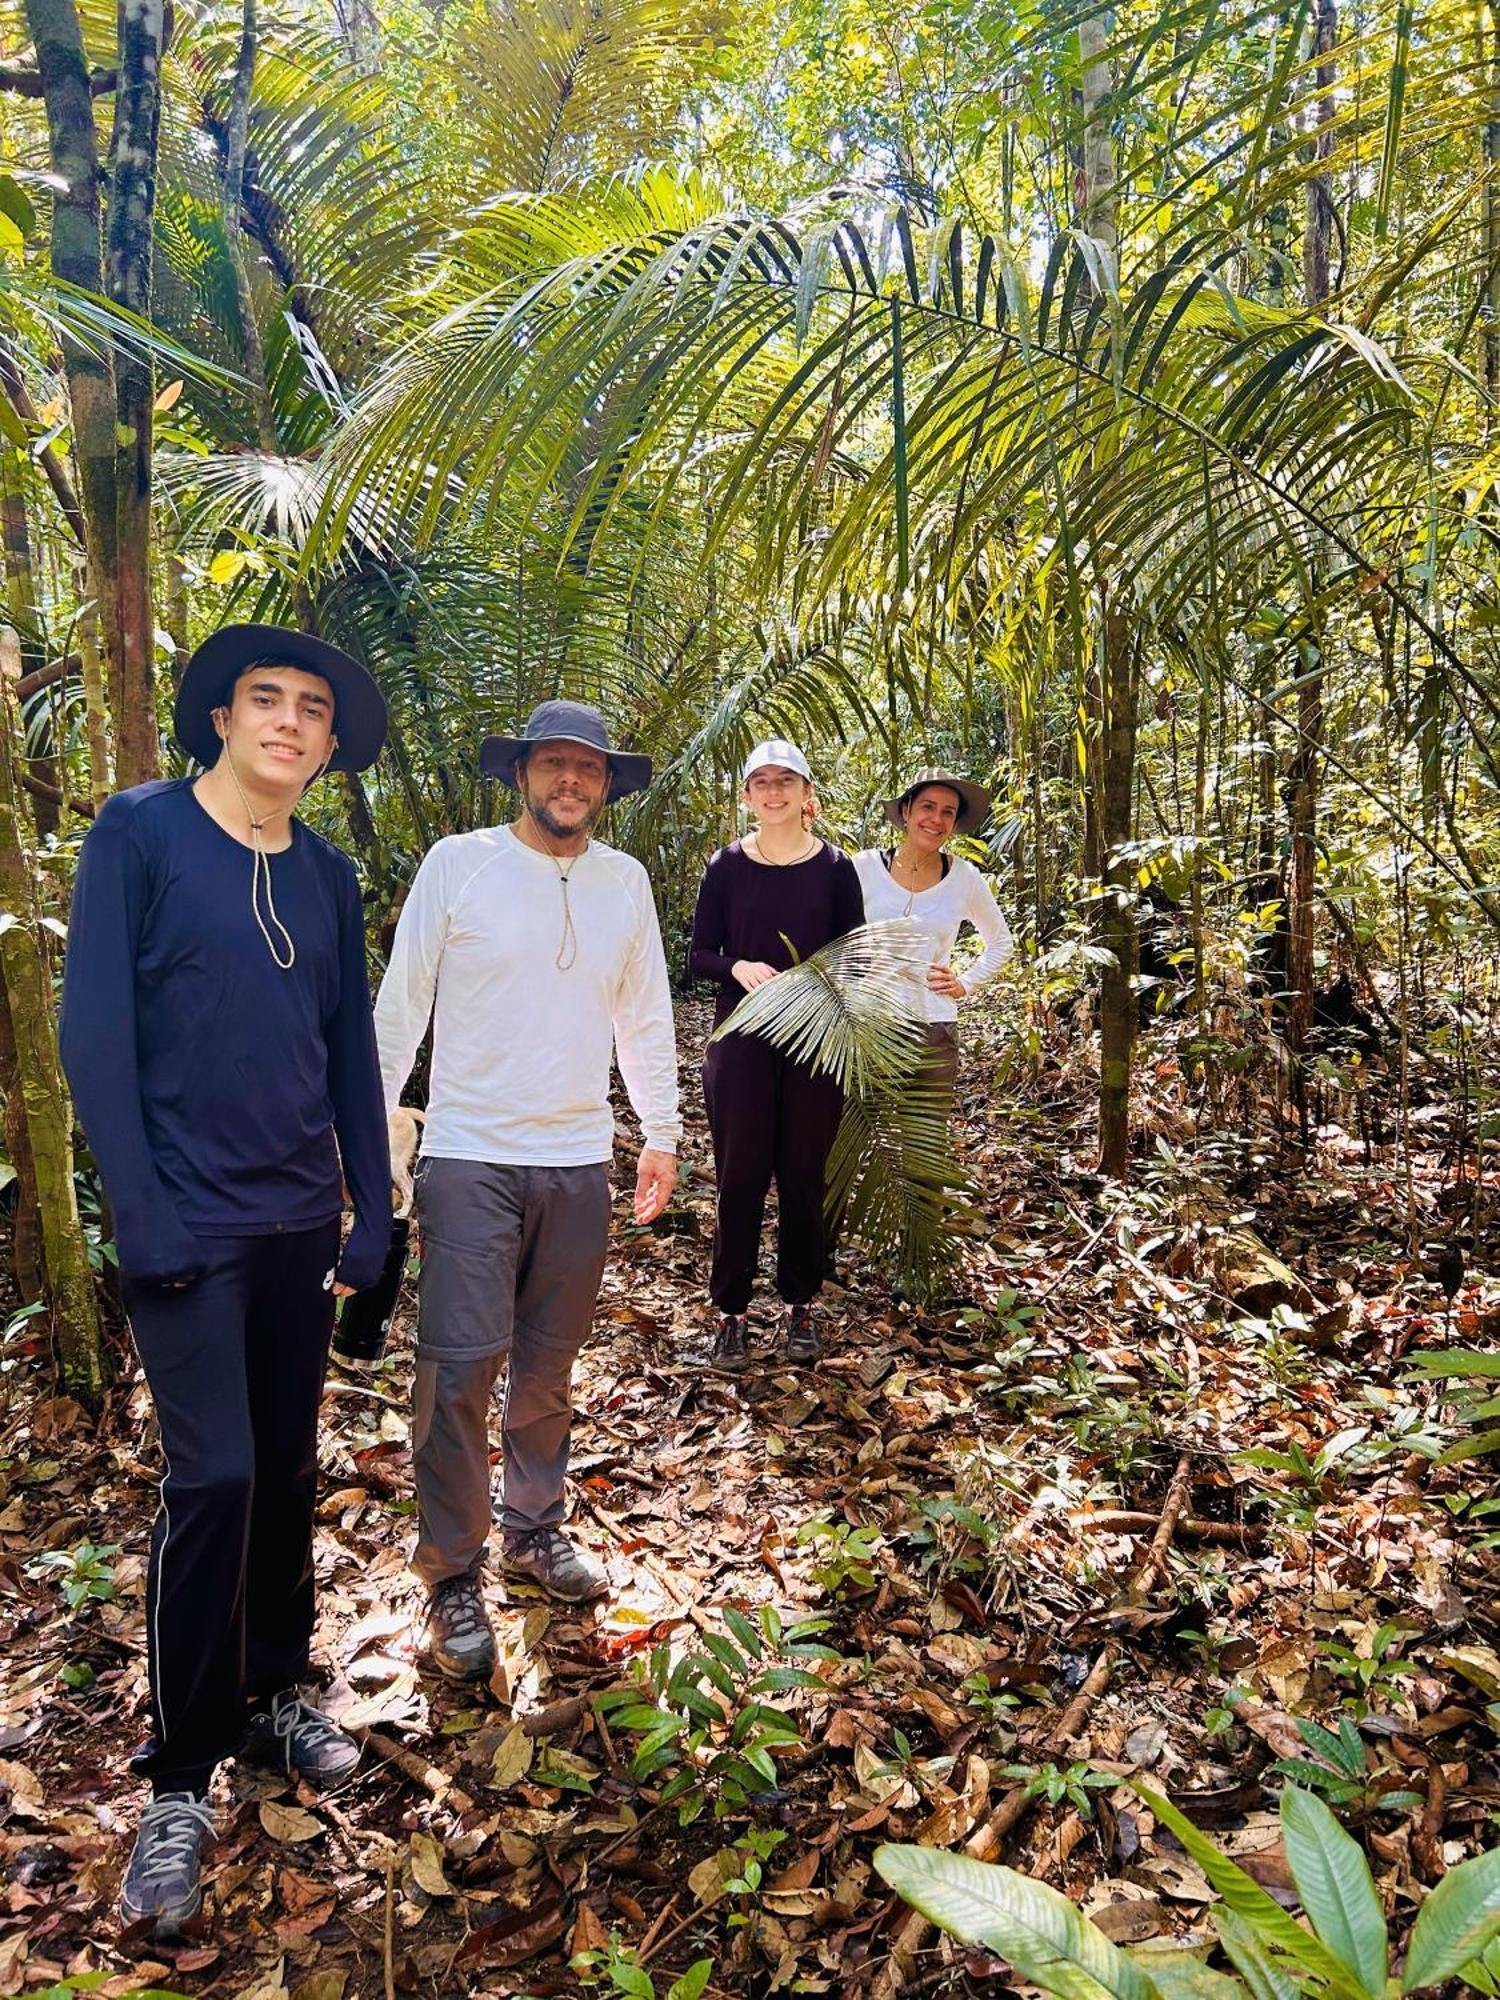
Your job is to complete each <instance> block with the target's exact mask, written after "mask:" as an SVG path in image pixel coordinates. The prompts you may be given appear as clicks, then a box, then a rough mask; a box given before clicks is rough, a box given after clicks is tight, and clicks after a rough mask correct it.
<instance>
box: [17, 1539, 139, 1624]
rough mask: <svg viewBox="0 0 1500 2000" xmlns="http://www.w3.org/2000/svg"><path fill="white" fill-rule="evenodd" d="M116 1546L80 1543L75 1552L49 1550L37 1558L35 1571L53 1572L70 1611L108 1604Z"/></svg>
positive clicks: (112, 1582)
mask: <svg viewBox="0 0 1500 2000" xmlns="http://www.w3.org/2000/svg"><path fill="white" fill-rule="evenodd" d="M119 1553H120V1544H119V1543H118V1542H100V1543H94V1542H79V1543H78V1545H77V1547H76V1548H71V1549H49V1550H48V1551H47V1553H46V1554H45V1555H40V1556H38V1557H37V1558H36V1561H35V1564H34V1567H35V1568H36V1569H38V1570H55V1571H56V1572H57V1581H58V1587H59V1588H60V1589H61V1591H62V1594H63V1596H64V1598H66V1600H67V1605H68V1609H69V1610H70V1611H81V1610H83V1608H84V1607H85V1606H86V1605H89V1604H107V1603H108V1602H109V1601H110V1599H111V1598H112V1597H113V1596H114V1594H115V1565H114V1560H113V1559H114V1557H116V1556H117V1555H118V1554H119Z"/></svg>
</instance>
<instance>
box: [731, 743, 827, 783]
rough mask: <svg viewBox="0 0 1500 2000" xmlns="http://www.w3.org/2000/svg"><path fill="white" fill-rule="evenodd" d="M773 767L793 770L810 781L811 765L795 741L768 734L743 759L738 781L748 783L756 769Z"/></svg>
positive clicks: (762, 769) (781, 769)
mask: <svg viewBox="0 0 1500 2000" xmlns="http://www.w3.org/2000/svg"><path fill="white" fill-rule="evenodd" d="M770 768H775V769H776V770H779V771H795V772H796V773H797V776H798V777H799V778H806V780H807V782H808V783H809V784H811V783H812V767H811V766H810V765H809V763H808V761H807V759H806V758H805V757H804V756H803V754H802V752H801V751H800V750H799V749H798V748H797V746H796V744H795V743H788V741H787V740H786V738H785V737H784V736H768V737H767V738H766V740H765V742H764V743H757V744H756V746H755V748H754V749H753V750H752V751H751V752H750V755H749V756H748V757H747V758H746V759H745V768H744V770H743V771H741V773H740V783H741V784H742V785H748V784H749V782H750V780H751V779H752V778H753V777H754V776H755V774H756V772H757V771H764V770H767V769H770Z"/></svg>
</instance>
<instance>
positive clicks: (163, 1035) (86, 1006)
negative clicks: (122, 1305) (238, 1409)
mask: <svg viewBox="0 0 1500 2000" xmlns="http://www.w3.org/2000/svg"><path fill="white" fill-rule="evenodd" d="M291 830H292V843H291V846H290V847H288V848H287V849H286V850H285V852H283V853H280V854H273V855H271V856H270V857H269V859H270V870H271V892H272V895H273V897H274V900H275V906H276V912H277V915H278V916H279V917H280V919H281V921H282V923H283V924H284V925H285V926H286V929H287V930H288V931H289V932H290V934H291V937H292V939H293V942H294V943H295V946H296V960H295V963H294V964H293V965H292V967H291V968H290V969H289V970H287V971H283V970H282V969H281V968H280V967H279V966H278V965H277V964H276V962H275V961H274V959H273V958H272V956H271V953H270V950H269V948H268V947H267V944H266V941H265V938H264V937H263V936H262V934H261V931H260V927H259V925H258V924H257V922H256V919H255V914H254V911H253V909H252V907H251V901H250V894H251V871H252V866H253V860H252V855H251V851H250V849H249V848H248V847H246V846H244V845H243V844H242V843H241V842H239V841H237V840H236V839H235V838H234V837H233V836H232V835H231V834H229V833H226V832H225V830H224V829H223V827H221V826H220V825H219V824H218V822H217V821H216V820H214V819H212V818H211V817H210V816H209V814H208V813H207V812H206V811H205V809H204V808H203V807H202V806H201V805H200V804H199V803H198V800H197V799H196V798H195V797H194V795H193V789H192V781H191V780H190V779H178V780H171V781H167V782H164V783H158V784H149V785H138V786H136V787H135V788H134V789H133V790H131V791H127V792H121V793H119V794H117V795H116V796H115V797H114V798H112V799H110V800H109V802H108V803H107V804H106V805H105V806H104V808H103V810H102V811H101V812H100V814H99V817H98V819H97V821H96V822H95V824H94V826H93V828H92V829H91V831H90V832H89V835H88V837H87V839H86V840H85V841H84V843H83V853H82V857H81V859H80V862H79V867H78V879H77V882H76V884H75V886H74V890H73V906H72V912H71V916H70V921H69V927H68V954H67V967H66V972H65V976H64V980H63V1007H62V1056H63V1065H64V1068H65V1069H66V1071H67V1075H68V1082H69V1084H70V1085H71V1086H72V1091H73V1097H74V1102H75V1103H76V1105H77V1108H78V1114H79V1117H80V1119H81V1121H82V1124H83V1129H84V1131H85V1133H86V1134H87V1135H88V1141H89V1145H90V1147H91V1148H92V1151H93V1154H94V1158H95V1160H96V1161H97V1162H98V1166H99V1172H100V1174H101V1176H102V1178H103V1181H104V1187H105V1192H106V1193H107V1194H108V1196H109V1200H110V1205H111V1207H112V1208H113V1210H114V1216H115V1228H116V1236H117V1242H118V1248H119V1256H120V1268H121V1271H122V1272H123V1273H124V1274H125V1275H126V1276H127V1277H131V1278H137V1279H146V1280H152V1279H154V1280H157V1281H158V1282H170V1281H174V1280H182V1279H190V1278H192V1277H194V1276H196V1275H197V1274H198V1273H199V1272H200V1271H201V1270H202V1268H203V1264H204V1246H203V1242H202V1240H201V1239H203V1238H206V1237H216V1236H261V1235H273V1234H276V1233H279V1232H282V1231H289V1230H298V1229H311V1228H314V1227H316V1226H317V1225H318V1224H320V1223H325V1222H328V1221H331V1220H332V1219H333V1218H334V1217H336V1216H337V1215H338V1214H339V1212H340V1209H341V1207H342V1197H341V1189H340V1164H341V1161H342V1173H343V1179H344V1180H345V1181H346V1182H347V1184H348V1187H349V1192H350V1196H351V1198H352V1200H353V1204H354V1227H353V1229H352V1231H351V1232H350V1235H349V1239H348V1242H347V1244H346V1246H345V1249H344V1254H343V1257H342V1259H341V1261H340V1264H339V1278H340V1280H341V1281H342V1282H343V1283H345V1284H348V1285H353V1286H354V1287H355V1288H356V1289H359V1288H362V1287H363V1286H365V1285H368V1284H373V1282H374V1280H375V1278H376V1277H377V1275H378V1274H379V1271H380V1266H381V1263H382V1261H383V1259H384V1256H385V1250H386V1245H387V1243H388V1241H389V1238H390V1227H391V1202H390V1157H389V1151H388V1147H387V1141H386V1130H385V1110H384V1103H383V1099H382V1094H381V1087H380V1069H379V1064H378V1061H377V1058H376V1052H375V1032H374V1026H373V1023H372V1019H371V1012H370V991H369V984H368V981H367V978H366V974H365V955H364V923H363V914H362V911H361V908H360V898H359V886H358V882H357V880H356V877H355V873H354V869H353V868H352V866H351V865H350V863H349V861H348V860H347V858H346V857H345V856H344V855H342V854H340V853H339V852H338V850H337V849H336V848H334V847H330V846H329V844H328V843H327V842H326V841H324V840H320V839H319V838H318V836H317V835H316V834H314V833H312V832H310V831H309V830H308V828H306V827H305V826H302V825H301V824H299V822H297V821H296V820H293V821H292V823H291Z"/></svg>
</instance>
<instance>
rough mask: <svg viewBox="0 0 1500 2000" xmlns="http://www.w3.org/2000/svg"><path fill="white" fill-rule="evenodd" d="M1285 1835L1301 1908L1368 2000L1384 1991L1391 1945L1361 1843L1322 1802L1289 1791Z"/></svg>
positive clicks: (1284, 1797) (1376, 1999) (1308, 1794)
mask: <svg viewBox="0 0 1500 2000" xmlns="http://www.w3.org/2000/svg"><path fill="white" fill-rule="evenodd" d="M1281 1835H1282V1839H1283V1841H1284V1842H1285V1844H1286V1858H1287V1864H1288V1866H1289V1867H1290V1868H1291V1871H1292V1880H1293V1881H1294V1882H1295V1883H1296V1884H1297V1893H1298V1895H1299V1896H1300V1897H1301V1898H1302V1907H1303V1908H1304V1909H1305V1910H1306V1912H1307V1914H1308V1916H1309V1917H1310V1918H1311V1919H1312V1923H1313V1927H1314V1929H1315V1930H1316V1931H1317V1933H1318V1936H1319V1937H1320V1938H1321V1939H1322V1940H1323V1942H1324V1944H1326V1945H1327V1946H1328V1948H1329V1950H1330V1951H1331V1952H1333V1953H1334V1955H1335V1956H1336V1957H1337V1958H1338V1960H1339V1962H1340V1963H1341V1964H1342V1965H1344V1966H1346V1967H1347V1968H1348V1970H1349V1972H1350V1973H1351V1974H1352V1976H1353V1977H1354V1979H1355V1980H1356V1981H1357V1982H1358V1984H1359V1986H1360V1988H1361V1990H1362V1991H1363V1992H1364V1993H1365V1994H1366V1995H1368V2000H1380V1996H1381V1995H1382V1994H1383V1993H1384V1991H1385V1979H1386V1961H1387V1953H1388V1946H1387V1939H1386V1929H1385V1917H1384V1915H1383V1913H1382V1911H1381V1908H1380V1898H1379V1897H1378V1896H1377V1895H1376V1893H1375V1884H1374V1881H1373V1880H1372V1878H1371V1875H1370V1869H1369V1864H1368V1863H1367V1862H1366V1860H1365V1857H1364V1855H1363V1853H1362V1852H1361V1851H1360V1847H1359V1843H1358V1842H1357V1841H1355V1840H1353V1839H1351V1838H1350V1836H1349V1835H1348V1834H1347V1833H1345V1831H1344V1829H1343V1828H1342V1827H1341V1826H1340V1825H1339V1823H1338V1821H1337V1820H1336V1819H1335V1818H1334V1816H1333V1814H1332V1813H1331V1812H1330V1811H1329V1810H1328V1808H1327V1806H1326V1805H1324V1803H1323V1801H1322V1800H1321V1799H1319V1798H1315V1797H1314V1796H1313V1794H1312V1793H1311V1792H1304V1791H1301V1790H1299V1788H1298V1787H1297V1786H1296V1785H1288V1786H1287V1788H1286V1790H1285V1791H1284V1792H1283V1793H1282V1795H1281Z"/></svg>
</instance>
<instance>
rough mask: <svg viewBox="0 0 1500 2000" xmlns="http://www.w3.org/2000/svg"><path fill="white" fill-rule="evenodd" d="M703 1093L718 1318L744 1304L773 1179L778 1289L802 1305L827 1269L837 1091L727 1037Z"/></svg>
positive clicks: (753, 1040)
mask: <svg viewBox="0 0 1500 2000" xmlns="http://www.w3.org/2000/svg"><path fill="white" fill-rule="evenodd" d="M703 1095H704V1099H705V1102H706V1103H707V1105H708V1125H709V1131H710V1132H711V1133H712V1135H713V1142H714V1175H715V1178H716V1180H717V1182H718V1191H719V1192H718V1208H717V1211H716V1214H715V1220H714V1255H713V1268H712V1271H711V1273H710V1276H709V1287H708V1288H709V1293H710V1296H711V1297H712V1299H713V1302H714V1304H715V1305H716V1306H717V1307H718V1308H719V1311H720V1312H725V1313H742V1312H743V1311H744V1310H745V1308H746V1307H747V1306H748V1305H749V1303H750V1294H751V1292H752V1291H753V1290H754V1286H755V1265H756V1259H757V1257H758V1255H759V1251H760V1229H761V1222H762V1220H763V1219H764V1216H765V1208H766V1194H767V1191H768V1190H769V1188H770V1185H771V1180H772V1177H773V1176H774V1177H775V1181H776V1200H777V1215H778V1226H777V1238H776V1289H777V1291H778V1292H779V1293H780V1294H781V1297H782V1298H783V1299H784V1300H785V1301H786V1303H787V1304H788V1305H793V1306H800V1305H806V1304H807V1302H808V1301H809V1300H810V1299H815V1298H816V1297H817V1295H818V1292H819V1290H820V1288H821V1286H822V1283H823V1272H824V1267H825V1264H826V1261H827V1246H828V1236H827V1225H826V1223H825V1221H824V1217H823V1194H824V1185H825V1178H826V1172H827V1166H828V1153H829V1149H830V1147H831V1146H832V1145H833V1140H834V1134H835V1133H836V1132H837V1131H838V1128H839V1116H840V1114H841V1112H842V1110H843V1105H844V1097H843V1092H842V1091H841V1090H840V1089H839V1087H838V1085H837V1084H836V1083H835V1082H834V1081H833V1079H832V1077H830V1076H826V1075H815V1074H814V1073H813V1071H812V1070H810V1069H808V1068H806V1067H805V1066H804V1065H803V1064H801V1063H796V1062H793V1061H791V1060H790V1058H789V1057H787V1056H786V1055H784V1054H783V1053H782V1051H781V1050H780V1049H776V1048H772V1046H771V1045H770V1043H769V1042H766V1041H762V1040H761V1038H760V1037H759V1036H758V1035H729V1036H727V1037H726V1038H725V1039H724V1040H723V1041H722V1042H710V1043H709V1045H708V1053H707V1055H706V1056H705V1057H704V1060H703Z"/></svg>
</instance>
